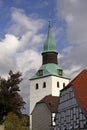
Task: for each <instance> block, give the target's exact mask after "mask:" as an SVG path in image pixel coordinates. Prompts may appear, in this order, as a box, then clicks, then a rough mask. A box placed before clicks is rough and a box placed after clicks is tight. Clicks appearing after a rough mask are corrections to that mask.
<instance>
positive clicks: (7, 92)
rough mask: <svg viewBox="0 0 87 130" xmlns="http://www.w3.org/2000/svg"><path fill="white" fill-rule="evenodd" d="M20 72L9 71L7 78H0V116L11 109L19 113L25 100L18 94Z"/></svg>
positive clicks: (20, 79)
mask: <svg viewBox="0 0 87 130" xmlns="http://www.w3.org/2000/svg"><path fill="white" fill-rule="evenodd" d="M21 76H22V74H21V73H20V72H17V73H13V72H12V71H10V72H9V76H8V78H7V79H5V78H0V118H1V119H2V117H3V116H4V115H7V114H8V113H9V112H11V111H13V112H15V113H17V114H21V109H22V108H24V104H25V102H24V101H23V98H22V97H21V96H20V94H19V91H20V89H19V84H20V82H21V81H22V78H21Z"/></svg>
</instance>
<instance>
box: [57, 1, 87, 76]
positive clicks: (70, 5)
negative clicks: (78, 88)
mask: <svg viewBox="0 0 87 130" xmlns="http://www.w3.org/2000/svg"><path fill="white" fill-rule="evenodd" d="M57 8H58V18H59V19H60V21H61V20H64V21H65V23H66V32H67V41H68V46H66V48H64V49H63V53H62V55H63V56H62V57H61V59H60V62H61V64H62V65H63V67H64V68H66V69H67V70H68V69H69V70H70V72H69V75H70V76H71V77H72V73H73V75H74V74H76V72H77V73H78V72H80V71H81V70H82V69H84V68H86V67H87V61H86V59H85V57H86V55H87V13H86V12H87V1H85V0H61V1H60V0H58V6H57ZM64 62H66V63H64ZM67 73H68V71H67ZM74 77H75V76H74Z"/></svg>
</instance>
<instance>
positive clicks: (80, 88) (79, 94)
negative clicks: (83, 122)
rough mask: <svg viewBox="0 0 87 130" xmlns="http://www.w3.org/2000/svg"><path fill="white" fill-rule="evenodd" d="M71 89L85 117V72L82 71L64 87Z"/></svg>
mask: <svg viewBox="0 0 87 130" xmlns="http://www.w3.org/2000/svg"><path fill="white" fill-rule="evenodd" d="M71 86H72V87H73V89H74V92H75V95H76V98H77V100H78V102H79V104H80V106H81V108H82V110H83V111H84V113H85V114H86V116H87V70H86V69H85V70H83V71H82V72H81V73H80V74H79V75H77V76H76V78H74V79H73V80H72V81H71V82H70V83H69V84H68V85H67V86H66V87H65V89H66V88H67V87H71Z"/></svg>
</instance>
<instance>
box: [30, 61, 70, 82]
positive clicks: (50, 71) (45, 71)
mask: <svg viewBox="0 0 87 130" xmlns="http://www.w3.org/2000/svg"><path fill="white" fill-rule="evenodd" d="M59 70H62V68H61V67H60V66H59V65H58V64H54V63H48V64H43V65H42V66H41V67H40V69H39V70H38V71H37V72H36V74H35V75H34V76H33V77H32V78H31V80H32V79H37V78H42V77H47V76H57V77H61V78H65V79H70V78H69V77H68V76H67V75H65V74H64V72H63V70H62V75H60V73H59ZM40 71H42V75H39V72H40Z"/></svg>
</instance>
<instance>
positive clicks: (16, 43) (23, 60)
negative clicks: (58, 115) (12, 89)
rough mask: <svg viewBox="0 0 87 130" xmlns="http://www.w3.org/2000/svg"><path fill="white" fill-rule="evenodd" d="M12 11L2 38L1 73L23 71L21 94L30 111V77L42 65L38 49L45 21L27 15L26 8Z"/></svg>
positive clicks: (5, 74) (0, 47)
mask: <svg viewBox="0 0 87 130" xmlns="http://www.w3.org/2000/svg"><path fill="white" fill-rule="evenodd" d="M11 13H12V14H11V21H10V24H9V27H8V28H7V29H6V34H5V37H4V38H3V39H1V40H0V74H1V75H2V76H7V74H8V72H9V70H10V69H11V70H13V71H14V72H15V71H20V72H22V76H23V79H24V80H23V82H22V84H21V95H22V96H23V97H24V100H25V101H26V102H27V110H25V111H27V113H28V111H29V106H28V105H29V79H30V78H31V77H32V75H33V74H34V72H35V71H36V70H37V69H38V67H39V66H40V65H41V56H40V53H39V52H38V51H37V50H38V48H39V47H40V45H41V44H42V43H43V41H44V35H43V34H41V33H39V31H40V30H41V29H42V28H43V27H44V24H45V21H44V20H43V19H36V18H33V17H32V16H27V15H26V14H25V12H24V10H21V9H17V8H12V9H11ZM38 59H39V62H38ZM32 68H33V69H32Z"/></svg>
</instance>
